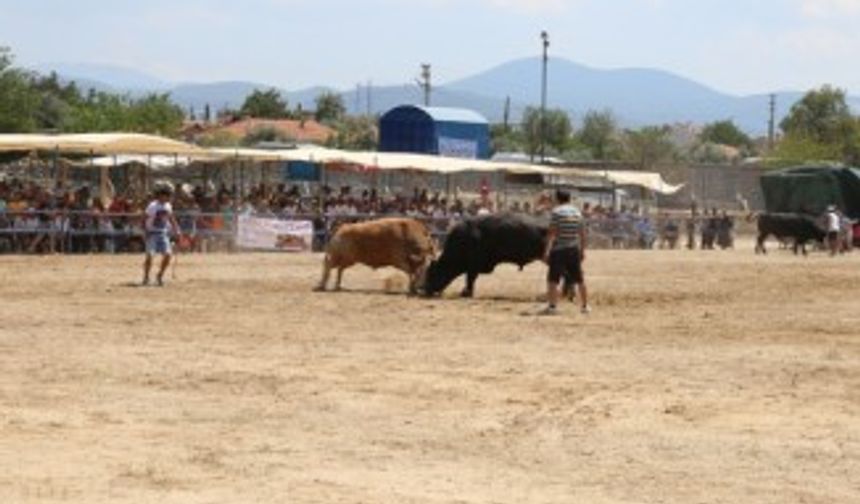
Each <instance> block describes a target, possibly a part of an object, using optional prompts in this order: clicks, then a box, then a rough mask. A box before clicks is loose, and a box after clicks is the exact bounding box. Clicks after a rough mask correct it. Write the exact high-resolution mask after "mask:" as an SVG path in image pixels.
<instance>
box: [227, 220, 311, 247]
mask: <svg viewBox="0 0 860 504" xmlns="http://www.w3.org/2000/svg"><path fill="white" fill-rule="evenodd" d="M238 224H239V225H238V229H237V230H236V244H237V245H238V246H239V247H240V248H245V249H254V250H278V251H282V252H310V251H311V246H312V244H313V236H314V225H313V223H312V222H310V221H285V220H279V219H263V218H258V217H252V216H250V215H240V216H239V222H238Z"/></svg>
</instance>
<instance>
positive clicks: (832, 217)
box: [826, 205, 842, 256]
mask: <svg viewBox="0 0 860 504" xmlns="http://www.w3.org/2000/svg"><path fill="white" fill-rule="evenodd" d="M826 218H827V244H828V245H829V246H830V255H831V256H836V255H837V254H839V234H840V232H841V231H842V219H841V217H840V216H839V212H838V211H837V210H836V206H834V205H830V206H829V207H827V214H826Z"/></svg>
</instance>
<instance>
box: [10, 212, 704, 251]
mask: <svg viewBox="0 0 860 504" xmlns="http://www.w3.org/2000/svg"><path fill="white" fill-rule="evenodd" d="M254 215H255V216H256V217H263V218H273V219H281V220H304V221H310V222H313V224H314V240H313V241H314V243H313V245H314V247H313V248H314V250H322V249H323V248H324V247H325V244H326V243H327V242H328V239H329V237H330V236H331V234H332V233H333V232H334V230H335V229H336V228H337V227H338V226H339V225H341V224H343V223H352V222H361V221H366V220H372V219H378V218H381V217H410V218H414V219H417V220H420V221H423V222H425V223H426V224H427V225H428V227H429V228H430V230H431V233H432V234H433V236H434V238H436V239H437V240H438V241H439V242H440V243H443V242H444V240H445V237H446V236H447V233H448V230H449V229H450V227H451V226H453V225H454V224H455V223H457V222H459V221H460V220H461V219H462V218H463V217H461V216H459V215H449V216H441V217H429V216H420V215H419V216H415V215H393V214H385V215H375V214H349V215H343V214H319V213H313V214H308V213H298V214H293V213H290V214H287V213H259V214H254ZM238 216H239V213H238V212H234V211H227V212H218V213H212V212H184V211H178V212H176V218H177V222H178V223H179V225H180V228H181V230H182V234H183V235H184V236H185V237H186V240H185V243H183V244H182V245H183V247H184V249H185V250H186V251H190V252H210V251H235V250H236V229H237V225H238V223H237V219H238ZM143 220H144V217H143V216H142V215H141V214H139V213H106V212H105V213H100V212H92V211H71V210H55V211H22V212H10V211H5V212H0V253H56V252H59V253H132V252H140V251H142V250H143V249H144V242H145V233H144V229H143ZM701 222H702V221H698V220H697V221H694V222H693V229H692V232H694V233H696V234H697V235H698V233H699V232H700V231H701V228H702V227H703V226H704V225H703V224H702V223H701ZM587 226H588V229H589V236H590V238H589V241H590V244H589V245H590V246H594V247H598V248H645V249H648V248H654V247H661V248H675V247H676V246H678V245H679V244H680V241H681V239H682V238H684V237H685V236H687V235H689V234H690V232H691V229H690V220H689V219H653V220H648V221H646V220H644V219H641V218H635V217H627V216H625V217H621V218H605V217H604V218H597V219H590V220H588V221H587Z"/></svg>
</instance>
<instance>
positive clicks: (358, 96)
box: [354, 82, 361, 116]
mask: <svg viewBox="0 0 860 504" xmlns="http://www.w3.org/2000/svg"><path fill="white" fill-rule="evenodd" d="M354 110H355V115H356V116H360V115H361V83H360V82H359V83H358V84H356V85H355V109H354Z"/></svg>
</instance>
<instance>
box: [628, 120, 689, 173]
mask: <svg viewBox="0 0 860 504" xmlns="http://www.w3.org/2000/svg"><path fill="white" fill-rule="evenodd" d="M670 133H671V128H669V127H668V126H646V127H644V128H641V129H638V130H627V131H625V133H624V157H625V158H626V159H627V160H628V161H631V162H633V163H636V164H637V165H638V166H639V169H641V170H647V169H651V168H653V167H654V165H656V164H657V163H660V162H664V161H669V160H674V158H675V156H676V155H677V153H676V151H675V146H674V145H673V144H672V142H671V140H670V139H669V134H670Z"/></svg>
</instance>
